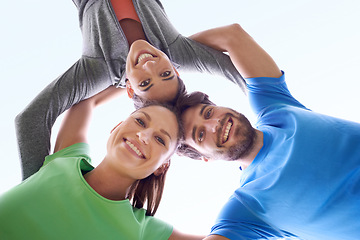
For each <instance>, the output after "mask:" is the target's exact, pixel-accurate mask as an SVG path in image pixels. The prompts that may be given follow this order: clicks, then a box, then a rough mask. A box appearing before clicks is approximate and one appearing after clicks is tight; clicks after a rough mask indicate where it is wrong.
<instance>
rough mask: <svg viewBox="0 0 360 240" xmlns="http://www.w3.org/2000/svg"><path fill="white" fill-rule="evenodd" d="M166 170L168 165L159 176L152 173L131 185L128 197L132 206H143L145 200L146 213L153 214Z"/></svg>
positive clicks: (158, 203)
mask: <svg viewBox="0 0 360 240" xmlns="http://www.w3.org/2000/svg"><path fill="white" fill-rule="evenodd" d="M167 171H168V167H167V168H166V169H165V170H164V172H163V173H162V174H160V175H159V176H156V175H155V174H154V173H153V174H151V175H150V176H148V177H146V178H144V179H140V180H137V181H136V182H135V183H133V184H132V185H131V187H130V190H129V194H128V197H129V200H130V202H131V204H132V206H133V207H136V208H143V207H144V204H145V202H146V203H147V206H146V215H147V216H154V214H155V213H156V211H157V209H158V207H159V205H160V201H161V198H162V195H163V191H164V186H165V178H166V173H167Z"/></svg>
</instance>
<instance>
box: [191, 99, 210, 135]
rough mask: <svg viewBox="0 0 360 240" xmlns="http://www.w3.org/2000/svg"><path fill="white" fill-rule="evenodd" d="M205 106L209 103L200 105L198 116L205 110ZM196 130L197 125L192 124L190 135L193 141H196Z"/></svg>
mask: <svg viewBox="0 0 360 240" xmlns="http://www.w3.org/2000/svg"><path fill="white" fill-rule="evenodd" d="M207 106H209V105H208V104H204V106H202V107H201V109H200V113H199V116H200V117H201V116H202V115H203V112H204V110H205V108H206V107H207ZM196 130H197V126H194V127H193V130H192V133H191V137H192V139H193V140H194V142H196V140H195V135H196Z"/></svg>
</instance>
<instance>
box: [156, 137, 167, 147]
mask: <svg viewBox="0 0 360 240" xmlns="http://www.w3.org/2000/svg"><path fill="white" fill-rule="evenodd" d="M155 138H156V141H158V142H159V143H160V144H161V145H163V146H165V141H164V140H163V139H162V138H161V137H155Z"/></svg>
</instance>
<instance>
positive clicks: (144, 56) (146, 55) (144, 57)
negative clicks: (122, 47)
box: [135, 53, 156, 65]
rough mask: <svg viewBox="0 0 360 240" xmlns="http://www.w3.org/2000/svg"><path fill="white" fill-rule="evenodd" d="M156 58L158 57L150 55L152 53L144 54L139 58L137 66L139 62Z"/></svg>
mask: <svg viewBox="0 0 360 240" xmlns="http://www.w3.org/2000/svg"><path fill="white" fill-rule="evenodd" d="M154 57H156V56H154V55H152V54H150V53H142V54H140V55H139V57H138V58H137V60H136V64H138V63H139V62H141V61H142V60H144V59H146V58H148V59H150V58H154ZM136 64H135V65H136Z"/></svg>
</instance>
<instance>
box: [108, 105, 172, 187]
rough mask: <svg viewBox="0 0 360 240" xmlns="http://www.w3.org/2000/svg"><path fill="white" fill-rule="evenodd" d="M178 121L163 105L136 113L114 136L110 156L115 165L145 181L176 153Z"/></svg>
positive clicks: (131, 175) (134, 177) (111, 137)
mask: <svg viewBox="0 0 360 240" xmlns="http://www.w3.org/2000/svg"><path fill="white" fill-rule="evenodd" d="M177 141H178V122H177V119H176V116H175V114H174V113H172V112H171V111H170V110H168V109H167V108H165V107H162V106H149V107H145V108H142V109H139V110H137V111H135V112H134V113H132V114H131V115H130V116H129V117H128V118H127V119H126V120H125V121H124V122H122V123H121V124H120V125H119V126H118V127H116V128H115V130H114V131H113V132H112V133H111V135H110V138H109V140H108V144H107V152H108V153H107V157H109V158H110V159H112V160H113V161H114V163H115V164H113V166H114V167H115V168H116V169H117V170H118V171H120V172H122V173H123V174H126V175H127V176H128V177H130V178H132V179H135V180H136V179H143V178H145V177H147V176H149V175H150V174H152V173H153V172H155V170H157V169H158V168H159V167H160V166H161V165H162V164H163V163H164V162H166V161H167V160H168V159H169V158H170V156H171V155H172V154H173V153H174V151H175V147H176V145H177Z"/></svg>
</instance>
